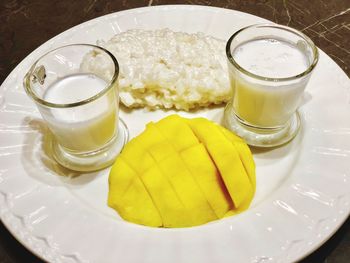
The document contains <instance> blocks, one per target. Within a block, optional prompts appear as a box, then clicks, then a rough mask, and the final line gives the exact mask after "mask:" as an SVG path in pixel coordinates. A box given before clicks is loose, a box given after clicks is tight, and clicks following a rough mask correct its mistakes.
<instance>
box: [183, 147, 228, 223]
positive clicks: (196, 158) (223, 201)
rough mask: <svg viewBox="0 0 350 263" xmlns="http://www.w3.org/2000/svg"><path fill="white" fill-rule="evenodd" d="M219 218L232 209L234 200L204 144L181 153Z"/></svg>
mask: <svg viewBox="0 0 350 263" xmlns="http://www.w3.org/2000/svg"><path fill="white" fill-rule="evenodd" d="M180 155H181V157H182V159H183V161H184V163H185V165H186V166H187V167H188V169H189V170H190V171H191V173H192V174H193V175H197V176H194V178H195V180H196V181H197V183H198V185H199V186H200V188H201V189H202V191H203V194H204V195H205V197H206V198H207V200H208V202H209V204H210V206H211V207H212V209H213V210H214V212H215V214H216V216H217V217H218V218H222V217H223V216H224V215H225V214H226V213H227V212H228V211H229V210H230V209H231V208H232V207H233V204H232V200H231V198H230V196H229V194H228V192H227V189H226V187H225V185H224V182H223V181H222V178H221V176H220V174H219V172H218V170H217V169H216V167H215V164H214V163H213V162H212V160H211V158H210V156H209V154H208V152H207V150H206V148H205V147H204V145H203V144H198V145H196V146H194V147H191V148H189V149H187V150H185V151H183V152H181V153H180Z"/></svg>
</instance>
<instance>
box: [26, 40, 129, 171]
mask: <svg viewBox="0 0 350 263" xmlns="http://www.w3.org/2000/svg"><path fill="white" fill-rule="evenodd" d="M88 54H89V55H91V54H92V57H93V59H95V60H96V63H100V64H101V67H103V68H106V70H109V71H111V72H109V74H103V76H102V75H101V76H99V75H98V74H95V73H94V72H92V71H91V70H89V68H86V67H84V66H82V61H83V60H84V58H85V57H86V56H87V55H88ZM118 74H119V67H118V62H117V60H116V58H115V57H114V56H113V55H112V54H111V53H110V52H108V51H107V50H105V49H103V48H101V47H98V46H94V45H85V44H75V45H68V46H63V47H60V48H57V49H55V50H52V51H50V52H48V53H46V54H45V55H43V56H42V57H40V58H39V59H38V60H37V61H36V62H35V63H34V64H33V65H32V67H31V68H30V70H29V72H28V73H27V74H26V76H25V78H24V87H25V90H26V92H27V94H28V95H29V96H30V97H31V98H32V99H33V100H34V102H35V103H36V105H37V107H38V109H39V111H40V113H41V115H42V117H43V119H44V120H45V122H46V124H47V125H48V127H49V129H50V131H51V132H52V134H53V138H54V140H53V143H52V151H53V156H54V158H55V159H56V161H57V162H58V163H60V164H61V165H63V166H65V167H67V168H69V169H72V170H76V171H94V170H99V169H102V168H105V167H107V166H108V165H110V164H112V163H113V161H114V160H115V158H116V156H117V155H118V153H119V152H120V151H121V149H122V148H123V146H124V144H125V143H126V141H127V137H128V132H127V128H126V126H125V124H124V123H123V121H122V120H121V119H119V116H118V110H119V94H118Z"/></svg>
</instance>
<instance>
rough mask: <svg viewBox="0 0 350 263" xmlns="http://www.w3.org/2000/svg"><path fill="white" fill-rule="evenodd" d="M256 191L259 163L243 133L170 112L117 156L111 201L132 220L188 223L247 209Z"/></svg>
mask: <svg viewBox="0 0 350 263" xmlns="http://www.w3.org/2000/svg"><path fill="white" fill-rule="evenodd" d="M254 192H255V164H254V160H253V157H252V154H251V152H250V150H249V148H248V146H247V145H246V144H245V142H244V141H243V140H242V139H241V138H239V137H237V136H235V135H234V134H233V133H231V132H230V131H228V130H226V129H225V128H223V127H222V126H219V125H217V124H215V123H213V122H211V121H209V120H207V119H204V118H195V119H185V118H182V117H179V116H178V115H170V116H168V117H166V118H164V119H162V120H160V121H159V122H157V123H153V122H151V123H149V124H147V128H146V129H145V131H144V132H143V133H141V134H140V135H139V136H137V137H135V138H134V139H132V140H131V141H130V142H129V143H128V144H127V145H126V146H125V148H124V150H123V152H122V153H121V154H120V155H119V156H118V158H117V160H116V162H115V164H114V165H113V167H112V170H111V172H110V177H109V194H108V205H109V206H111V207H112V208H114V209H116V210H117V211H118V213H119V214H120V215H121V217H123V218H124V219H125V220H127V221H130V222H134V223H138V224H142V225H147V226H155V227H189V226H196V225H200V224H204V223H207V222H209V221H213V220H217V219H220V218H223V217H225V216H228V215H232V214H235V213H239V212H241V211H243V210H245V209H247V208H248V206H249V204H250V202H251V201H252V198H253V196H254Z"/></svg>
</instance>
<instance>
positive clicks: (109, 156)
mask: <svg viewBox="0 0 350 263" xmlns="http://www.w3.org/2000/svg"><path fill="white" fill-rule="evenodd" d="M118 123H119V124H118V134H117V136H116V137H115V138H114V139H112V140H111V141H110V142H109V143H108V144H107V145H106V146H105V147H103V148H101V149H99V150H97V151H94V152H89V153H83V154H74V153H71V152H67V151H66V150H65V149H64V148H63V147H62V146H60V145H59V144H58V143H57V142H56V141H55V140H53V142H52V143H53V145H52V149H53V155H54V158H55V160H56V161H57V162H58V163H59V164H61V165H62V166H64V167H66V168H68V169H71V170H74V171H80V172H92V171H97V170H101V169H103V168H106V167H107V166H109V165H111V164H113V162H114V161H115V159H116V157H117V155H118V154H119V153H120V152H121V150H122V149H123V147H124V145H125V144H126V143H127V142H128V137H129V132H128V128H127V126H126V125H125V123H124V122H123V120H121V119H119V122H118Z"/></svg>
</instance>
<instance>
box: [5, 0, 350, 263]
mask: <svg viewBox="0 0 350 263" xmlns="http://www.w3.org/2000/svg"><path fill="white" fill-rule="evenodd" d="M164 4H198V5H208V6H217V7H224V8H229V9H235V10H239V11H243V12H247V13H250V14H254V15H257V16H260V17H263V18H266V19H269V20H272V21H274V22H276V23H279V24H284V25H289V26H291V27H294V28H296V29H299V30H301V31H303V32H304V33H305V34H307V35H308V36H309V37H310V38H311V39H312V40H313V41H314V42H315V43H316V45H317V46H318V47H319V48H321V49H322V50H323V51H325V52H326V53H327V54H328V55H329V56H330V57H331V58H332V59H333V60H334V61H335V62H336V63H337V64H338V65H339V66H340V67H341V68H342V69H343V70H344V71H345V72H346V74H347V75H348V76H350V68H349V65H350V45H349V42H350V0H293V1H288V0H256V1H253V0H185V1H176V0H168V1H166V0H114V1H107V0H75V1H68V0H62V1H48V0H2V1H0V83H2V82H3V81H4V80H5V78H6V76H7V75H8V74H10V72H11V71H12V70H13V69H14V68H15V67H16V65H17V64H18V63H19V62H20V61H21V60H22V59H24V58H25V57H26V56H27V55H28V54H29V53H30V52H31V51H33V50H34V49H35V48H37V47H38V46H39V45H41V44H42V43H44V42H45V41H47V40H48V39H50V38H52V37H54V36H55V35H57V34H59V33H60V32H62V31H64V30H66V29H68V28H70V27H72V26H75V25H77V24H80V23H82V22H84V21H87V20H89V19H92V18H95V17H98V16H102V15H105V14H108V13H112V12H117V11H120V10H125V9H130V8H135V7H142V6H150V5H152V6H154V5H164ZM0 262H1V263H3V262H4V263H15V262H27V263H30V262H41V260H40V259H38V258H37V257H35V256H34V255H32V254H31V253H30V252H29V251H27V250H26V249H25V248H24V247H23V246H22V245H21V244H20V243H19V242H17V241H16V239H15V238H14V237H12V236H11V234H10V233H9V232H8V231H7V230H6V228H5V227H4V226H3V225H2V223H1V222H0ZM302 262H327V263H333V262H339V263H347V262H350V220H349V219H348V220H347V221H346V222H345V223H344V224H343V226H342V227H341V228H340V229H339V230H338V231H337V232H336V233H335V235H334V236H332V237H331V238H330V239H329V240H328V241H327V242H326V243H325V244H324V245H323V246H321V247H320V248H319V249H318V250H317V251H315V252H314V253H312V254H311V255H309V256H308V257H307V258H305V259H304V260H303V261H302Z"/></svg>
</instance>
